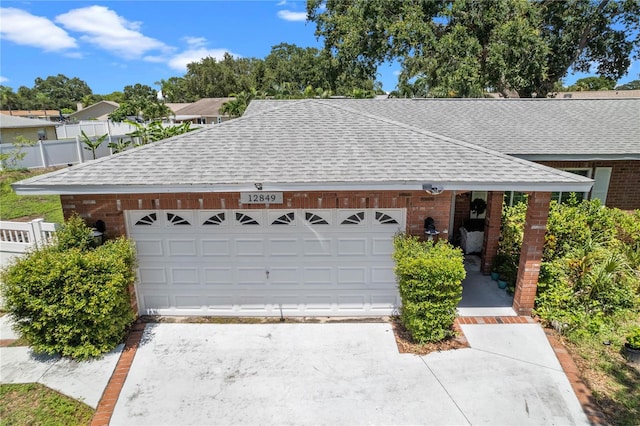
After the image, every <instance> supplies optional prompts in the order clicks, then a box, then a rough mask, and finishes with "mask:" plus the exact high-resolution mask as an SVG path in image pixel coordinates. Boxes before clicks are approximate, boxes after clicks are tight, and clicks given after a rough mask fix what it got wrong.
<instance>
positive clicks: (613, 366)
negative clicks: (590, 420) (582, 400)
mask: <svg viewBox="0 0 640 426" xmlns="http://www.w3.org/2000/svg"><path fill="white" fill-rule="evenodd" d="M635 324H640V313H635V314H632V315H630V316H629V317H628V318H626V319H622V320H620V321H619V322H618V324H617V325H616V327H615V329H613V330H602V331H601V332H600V333H599V334H597V335H595V336H588V335H585V336H582V337H581V338H578V339H572V341H566V340H565V342H564V343H565V346H566V347H567V349H568V350H569V352H570V353H571V356H572V357H573V360H574V361H575V363H576V365H577V367H578V369H579V370H580V374H581V376H582V378H583V379H584V381H585V382H586V384H587V386H589V388H590V389H591V392H592V393H593V397H594V398H595V400H596V402H597V403H598V405H599V406H600V408H601V410H602V412H603V414H604V415H605V416H606V417H607V423H608V424H611V425H629V426H631V425H634V426H635V425H638V424H640V366H638V365H637V364H635V365H632V364H629V363H627V362H626V359H625V358H624V356H623V352H622V349H621V348H622V346H623V345H624V343H625V340H626V339H625V333H624V331H623V330H627V329H629V328H630V327H631V326H633V325H635Z"/></svg>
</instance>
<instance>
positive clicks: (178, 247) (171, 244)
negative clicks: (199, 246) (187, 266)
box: [167, 238, 197, 256]
mask: <svg viewBox="0 0 640 426" xmlns="http://www.w3.org/2000/svg"><path fill="white" fill-rule="evenodd" d="M167 248H168V254H169V256H195V255H196V254H197V250H196V242H195V240H194V239H193V238H191V239H181V240H177V239H176V240H174V239H168V240H167Z"/></svg>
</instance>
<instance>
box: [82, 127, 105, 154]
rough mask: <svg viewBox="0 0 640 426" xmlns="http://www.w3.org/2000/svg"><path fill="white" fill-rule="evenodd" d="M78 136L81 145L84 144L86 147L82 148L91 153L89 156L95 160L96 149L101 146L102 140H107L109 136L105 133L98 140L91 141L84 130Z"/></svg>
mask: <svg viewBox="0 0 640 426" xmlns="http://www.w3.org/2000/svg"><path fill="white" fill-rule="evenodd" d="M80 134H81V135H82V143H84V144H85V145H86V146H85V147H84V149H86V150H87V151H91V154H92V155H93V159H94V160H95V159H96V150H97V149H98V147H99V146H100V145H102V142H104V140H105V139H106V138H107V136H109V135H108V134H107V133H105V134H104V135H102V136H100V137H99V138H97V139H95V140H92V139H91V138H90V137H89V136H87V134H86V133H85V132H84V130H81V131H80Z"/></svg>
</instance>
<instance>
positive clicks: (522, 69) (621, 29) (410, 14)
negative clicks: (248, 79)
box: [307, 0, 640, 97]
mask: <svg viewBox="0 0 640 426" xmlns="http://www.w3.org/2000/svg"><path fill="white" fill-rule="evenodd" d="M307 12H308V16H309V19H310V20H311V21H312V22H315V24H316V28H317V29H316V35H318V36H321V37H323V38H324V40H325V48H326V49H327V50H329V51H331V52H334V53H335V54H336V58H337V59H338V61H339V66H340V68H341V69H342V70H348V72H350V73H351V74H355V75H366V76H369V77H372V76H374V75H375V72H376V69H377V66H378V65H379V64H380V63H382V62H384V61H386V60H392V59H398V60H399V61H400V62H401V64H402V73H401V75H400V79H399V85H400V86H401V87H403V91H407V89H410V88H411V86H413V85H415V84H416V83H419V85H420V86H421V87H417V90H418V91H422V92H425V91H426V92H427V93H428V94H429V95H430V96H480V95H481V93H482V91H483V90H484V89H486V88H493V89H495V90H497V91H499V92H500V93H502V94H503V95H504V96H521V97H530V96H534V95H537V96H546V94H547V93H548V92H549V91H551V90H552V88H553V86H554V84H555V83H556V82H558V81H559V80H561V79H562V78H563V77H564V76H566V74H567V72H568V71H569V70H570V69H572V70H574V71H578V72H587V71H589V69H590V68H591V67H592V66H593V67H595V68H596V69H597V73H598V74H599V75H601V76H603V77H608V78H611V79H614V80H617V79H618V78H620V77H621V76H622V75H624V74H625V73H626V72H627V68H628V66H629V64H630V60H631V58H632V57H634V58H637V57H638V53H639V50H640V31H639V29H640V23H639V21H640V1H638V0H620V1H613V0H598V1H596V0H566V1H555V0H541V1H537V2H529V1H526V0H495V1H491V2H484V1H476V0H443V1H437V2H434V1H405V0H355V1H342V0H327V1H324V0H309V1H308V3H307Z"/></svg>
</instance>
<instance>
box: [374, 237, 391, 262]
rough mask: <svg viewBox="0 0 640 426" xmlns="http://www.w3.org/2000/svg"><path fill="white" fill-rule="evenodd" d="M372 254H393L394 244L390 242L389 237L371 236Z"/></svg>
mask: <svg viewBox="0 0 640 426" xmlns="http://www.w3.org/2000/svg"><path fill="white" fill-rule="evenodd" d="M371 254H372V255H374V256H385V257H386V256H389V257H390V256H391V255H392V254H393V245H392V244H389V237H386V238H378V237H373V238H371Z"/></svg>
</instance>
